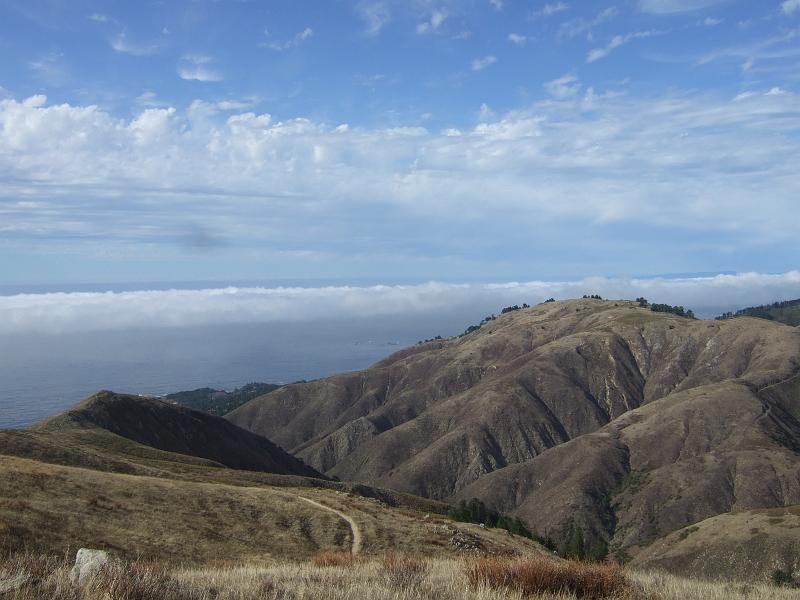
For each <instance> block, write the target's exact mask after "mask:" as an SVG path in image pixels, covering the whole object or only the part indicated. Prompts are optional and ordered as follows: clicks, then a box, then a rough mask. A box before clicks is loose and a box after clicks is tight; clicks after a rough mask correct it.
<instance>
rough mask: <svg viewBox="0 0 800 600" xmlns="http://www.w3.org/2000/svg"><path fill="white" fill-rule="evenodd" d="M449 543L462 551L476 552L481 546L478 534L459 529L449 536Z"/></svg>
mask: <svg viewBox="0 0 800 600" xmlns="http://www.w3.org/2000/svg"><path fill="white" fill-rule="evenodd" d="M450 545H451V546H452V547H453V548H455V549H456V550H460V551H462V552H478V551H479V550H480V549H481V547H482V546H483V544H482V542H481V538H480V537H479V536H477V535H475V534H474V533H467V532H466V531H461V530H459V529H456V531H455V533H454V534H453V537H451V538H450Z"/></svg>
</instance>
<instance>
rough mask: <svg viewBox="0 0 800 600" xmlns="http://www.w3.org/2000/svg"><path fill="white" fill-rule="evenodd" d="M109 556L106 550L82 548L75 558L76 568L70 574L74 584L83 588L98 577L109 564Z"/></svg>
mask: <svg viewBox="0 0 800 600" xmlns="http://www.w3.org/2000/svg"><path fill="white" fill-rule="evenodd" d="M108 560H109V556H108V552H106V551H105V550H91V549H89V548H81V549H80V550H78V554H77V555H76V556H75V566H74V567H72V571H70V573H69V578H70V581H72V583H74V584H77V585H79V586H82V585H83V584H84V583H86V582H87V581H88V580H89V579H91V578H92V577H94V576H95V575H97V574H98V573H99V572H100V571H101V570H102V569H103V567H105V566H106V565H107V564H108Z"/></svg>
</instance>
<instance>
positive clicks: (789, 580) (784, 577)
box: [772, 569, 798, 587]
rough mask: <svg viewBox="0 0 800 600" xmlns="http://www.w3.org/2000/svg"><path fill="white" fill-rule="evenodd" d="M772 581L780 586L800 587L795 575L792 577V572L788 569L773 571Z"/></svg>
mask: <svg viewBox="0 0 800 600" xmlns="http://www.w3.org/2000/svg"><path fill="white" fill-rule="evenodd" d="M772 583H773V585H777V586H779V587H798V586H797V583H796V582H795V580H794V577H792V573H791V572H790V571H789V570H788V569H787V570H783V569H775V570H774V571H773V572H772Z"/></svg>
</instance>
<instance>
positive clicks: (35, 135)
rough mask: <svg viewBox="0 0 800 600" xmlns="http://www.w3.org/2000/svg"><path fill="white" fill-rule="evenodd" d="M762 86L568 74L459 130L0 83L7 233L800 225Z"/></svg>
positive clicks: (780, 133) (782, 131) (31, 241)
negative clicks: (88, 96) (583, 79)
mask: <svg viewBox="0 0 800 600" xmlns="http://www.w3.org/2000/svg"><path fill="white" fill-rule="evenodd" d="M187 60H188V59H187ZM203 60H204V59H202V58H197V57H195V62H200V63H201V64H200V66H205V65H204V64H203ZM768 89H769V88H766V89H764V90H762V91H761V92H760V93H756V94H752V95H748V96H740V97H739V98H738V100H737V101H735V102H733V101H732V100H731V98H730V97H725V98H716V97H714V96H710V95H706V94H701V93H684V94H679V93H677V92H675V93H672V94H668V95H664V96H652V97H647V98H634V97H631V96H629V95H611V94H608V93H607V92H605V91H604V90H603V89H598V88H597V86H595V89H593V90H592V93H591V94H589V92H588V91H586V90H584V88H583V87H581V85H580V82H579V81H578V80H577V78H576V77H575V76H574V75H565V76H563V77H560V78H558V79H556V80H554V81H552V82H549V83H548V84H547V85H546V87H545V90H546V91H547V92H548V94H549V98H548V99H547V100H544V101H541V102H539V103H537V104H534V105H531V106H529V107H527V108H524V109H520V110H515V111H512V112H510V113H506V114H497V115H494V114H490V113H489V112H488V109H487V110H485V111H484V113H485V114H484V115H483V118H482V119H481V122H480V123H479V124H477V125H476V126H475V127H473V128H472V129H467V128H463V129H462V130H461V131H460V133H461V135H454V134H455V132H454V131H444V132H438V131H437V132H431V131H427V130H426V129H423V128H417V127H414V128H411V127H406V128H392V129H383V128H364V127H357V126H352V125H351V126H350V127H348V128H347V129H342V128H339V127H338V125H339V123H334V124H331V125H328V124H325V123H321V122H318V121H314V120H310V119H306V118H296V119H289V120H283V121H279V120H275V119H273V118H272V117H271V116H270V115H268V114H260V113H257V112H254V111H252V109H248V108H236V107H235V106H234V104H224V103H225V102H243V103H244V102H246V101H247V99H234V100H227V101H226V100H222V101H220V100H219V99H218V98H217V99H213V100H206V101H203V102H199V103H193V105H192V107H190V109H189V110H175V109H171V108H170V107H164V106H152V107H149V108H148V110H142V111H141V112H140V113H139V114H137V115H136V116H135V117H134V118H131V119H122V118H118V117H115V116H114V115H113V114H111V113H109V112H107V111H105V110H103V109H100V108H98V107H97V106H74V105H69V104H48V103H47V100H46V98H44V97H43V96H33V97H31V98H28V99H26V100H15V99H4V100H0V131H2V132H3V135H2V136H0V174H2V175H0V227H3V228H5V229H4V231H6V232H8V231H12V230H13V231H14V232H15V233H14V237H13V238H9V237H6V238H5V239H4V244H6V245H20V244H28V245H29V246H30V247H33V248H36V249H37V251H46V250H47V248H48V247H49V246H48V244H49V243H50V242H48V243H44V242H43V240H51V241H52V243H53V244H57V241H58V240H59V239H64V238H65V237H67V236H68V237H69V239H71V240H74V241H73V242H72V243H71V250H70V251H76V248H77V249H80V248H84V247H86V248H89V247H91V248H93V247H94V246H90V245H91V244H92V243H93V240H96V239H102V240H103V244H102V246H103V248H104V250H103V251H106V252H107V251H109V249H114V251H117V250H118V251H120V252H122V251H130V252H132V253H134V254H135V253H140V252H142V251H144V249H146V248H149V247H150V246H148V244H153V245H154V248H156V250H153V252H154V254H156V255H158V252H159V251H160V252H162V253H163V248H164V247H165V246H168V245H169V243H170V242H164V240H165V239H173V238H174V237H175V236H176V233H175V232H176V231H178V232H180V231H183V230H185V227H186V220H187V218H188V217H191V218H193V219H197V220H199V221H208V222H210V223H213V227H214V230H215V231H220V232H224V235H225V236H226V237H229V238H231V239H236V240H239V241H241V243H242V244H248V243H249V244H252V245H253V246H258V245H259V244H261V245H263V244H264V240H269V244H273V245H274V246H275V247H276V248H283V247H285V246H288V247H295V246H296V245H297V244H311V245H315V244H318V245H319V247H321V248H328V247H339V246H337V245H336V243H335V240H336V239H343V238H347V237H348V236H351V234H352V231H351V230H350V229H348V227H349V225H348V224H349V223H351V222H352V215H353V214H354V212H355V213H357V214H359V215H363V217H360V218H363V219H365V220H366V222H368V223H371V224H372V225H374V226H375V227H379V228H384V227H392V224H391V223H388V222H387V219H385V218H377V217H376V216H375V215H376V214H381V215H385V214H391V215H392V219H390V220H388V221H391V222H392V223H398V225H397V228H398V231H386V230H381V231H380V232H379V233H376V234H375V235H376V236H377V237H382V236H383V237H385V238H386V239H389V240H392V239H393V237H392V236H395V235H401V234H400V233H399V230H402V231H407V230H408V226H409V224H410V223H415V224H418V223H426V224H430V226H431V227H432V228H435V227H439V226H441V225H442V224H443V223H450V224H451V226H452V223H453V219H474V220H475V221H480V222H484V223H487V224H491V223H494V224H495V225H496V227H498V228H500V227H501V226H502V228H503V229H502V230H503V231H504V232H506V233H504V235H507V236H511V235H512V234H515V233H514V232H519V231H521V230H524V231H531V230H537V231H545V232H546V231H551V230H552V231H557V230H559V227H561V226H560V225H559V224H562V223H569V230H570V231H574V230H575V228H576V227H578V226H579V225H580V224H587V226H588V225H591V226H592V227H601V226H602V224H608V223H619V224H624V225H625V226H626V227H629V228H631V229H632V230H637V231H638V230H640V229H641V228H644V229H642V230H646V231H650V230H651V229H652V228H659V229H660V230H662V231H675V230H677V231H679V232H686V231H691V232H692V239H694V240H709V241H708V243H709V244H712V243H713V244H717V245H719V247H720V248H721V249H720V250H719V251H720V252H721V253H724V252H727V250H725V248H726V247H727V246H728V245H729V246H730V247H732V248H738V250H736V251H737V252H746V250H745V249H746V248H751V247H756V246H759V245H763V244H767V245H768V247H776V246H775V245H780V244H794V243H795V242H794V241H792V240H796V234H797V230H796V222H797V221H796V207H797V198H798V197H800V175H798V171H797V165H796V159H795V157H796V156H799V155H800V140H798V139H797V136H795V135H794V134H793V132H794V131H797V130H798V129H800V107H798V103H797V101H796V96H793V95H790V94H788V93H786V94H780V93H776V92H773V93H772V94H769V92H768V91H767V90H768ZM584 92H585V93H584ZM147 99H149V100H153V98H152V97H148V98H147ZM587 106H590V107H591V111H586V110H585V108H586V107H587ZM487 198H491V199H492V202H490V203H487V201H486V199H487ZM19 201H35V202H37V203H38V204H37V207H36V208H34V207H24V206H18V205H17V204H16V203H17V202H19ZM510 214H513V215H514V219H513V223H510V222H509V221H508V217H507V216H508V215H510ZM320 223H330V224H332V226H331V228H330V229H328V228H321V229H320V227H319V224H320ZM287 224H289V225H288V226H287ZM412 228H413V227H412ZM701 232H702V235H700V233H701ZM665 235H666V234H665ZM353 237H355V236H353ZM787 240H788V241H787ZM329 243H330V244H331V246H328V244H329ZM653 243H656V242H653ZM697 243H698V244H701V243H702V244H705V243H706V242H700V241H698V242H697ZM82 244H84V245H85V246H84V245H82ZM769 245H772V246H769ZM792 247H793V246H792ZM715 248H716V246H715ZM157 249H160V250H157ZM784 250H785V252H789V251H790V250H789V249H787V248H786V247H785V248H784ZM706 251H708V248H707V247H706V246H699V247H698V248H697V249H696V252H698V253H699V254H702V253H703V252H706ZM758 251H759V252H763V248H762V247H760V246H759V250H758Z"/></svg>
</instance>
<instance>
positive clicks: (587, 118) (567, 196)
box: [0, 0, 800, 284]
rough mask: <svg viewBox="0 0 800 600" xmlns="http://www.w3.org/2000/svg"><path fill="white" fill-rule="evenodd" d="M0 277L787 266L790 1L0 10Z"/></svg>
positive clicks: (498, 275) (7, 4)
mask: <svg viewBox="0 0 800 600" xmlns="http://www.w3.org/2000/svg"><path fill="white" fill-rule="evenodd" d="M0 56H2V60H0V282H2V283H5V284H29V283H68V282H72V283H77V282H114V281H189V280H193V281H194V280H209V281H221V280H224V281H236V280H274V279H287V278H297V279H302V280H311V281H313V280H319V279H326V280H327V279H339V280H342V281H354V282H355V281H362V280H369V281H383V282H387V283H391V282H395V281H426V280H444V281H511V280H518V281H529V280H534V279H536V280H553V279H558V280H570V279H581V278H585V277H590V276H614V277H625V276H634V275H638V276H648V275H657V274H665V273H696V272H704V273H721V272H726V273H727V272H744V271H756V272H762V273H782V272H787V271H792V270H794V269H797V268H798V264H797V257H798V256H800V236H799V235H798V231H799V230H800V216H799V215H800V211H798V199H800V174H799V173H800V169H798V166H797V157H798V156H800V139H799V137H798V133H799V132H800V96H798V94H800V62H799V60H798V59H800V0H785V1H784V0H774V1H773V0H764V1H759V2H754V1H752V0H617V1H613V0H610V1H608V2H594V1H590V2H576V1H573V2H568V1H566V0H564V1H550V2H542V1H532V0H504V1H501V0H491V1H490V0H440V1H432V0H416V1H415V0H408V1H403V2H401V1H394V0H363V1H352V2H350V1H344V0H320V1H310V0H308V1H305V0H304V1H300V0H293V1H269V2H267V1H255V0H253V1H250V2H248V1H235V0H229V1H226V0H218V1H210V0H209V1H201V0H196V1H177V0H176V1H161V2H147V1H143V2H136V3H132V2H111V1H105V2H99V1H96V2H88V1H83V0H0Z"/></svg>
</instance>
